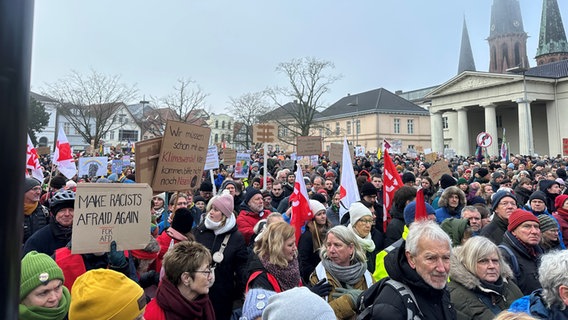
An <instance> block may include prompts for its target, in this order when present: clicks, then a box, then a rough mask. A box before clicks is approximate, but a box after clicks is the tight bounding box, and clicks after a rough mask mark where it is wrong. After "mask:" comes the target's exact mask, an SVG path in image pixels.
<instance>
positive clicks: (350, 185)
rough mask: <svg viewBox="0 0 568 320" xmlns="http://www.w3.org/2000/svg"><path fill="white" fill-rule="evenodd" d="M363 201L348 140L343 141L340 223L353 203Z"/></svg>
mask: <svg viewBox="0 0 568 320" xmlns="http://www.w3.org/2000/svg"><path fill="white" fill-rule="evenodd" d="M359 200H361V198H360V197H359V188H357V180H356V179H355V172H354V171H353V161H351V153H350V152H349V145H347V139H346V138H344V139H343V156H342V159H341V178H340V181H339V204H340V205H339V221H341V218H343V215H345V213H346V212H347V211H349V207H350V206H351V204H352V203H354V202H357V201H359Z"/></svg>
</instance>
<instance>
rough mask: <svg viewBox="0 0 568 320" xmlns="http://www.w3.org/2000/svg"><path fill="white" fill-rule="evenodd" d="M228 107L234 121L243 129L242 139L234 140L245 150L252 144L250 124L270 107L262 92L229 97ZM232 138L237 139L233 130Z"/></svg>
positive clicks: (255, 121)
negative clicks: (240, 124) (243, 135)
mask: <svg viewBox="0 0 568 320" xmlns="http://www.w3.org/2000/svg"><path fill="white" fill-rule="evenodd" d="M229 99H230V105H231V106H230V107H229V108H228V109H227V111H228V112H229V113H231V114H232V116H233V117H234V118H235V121H237V122H240V123H242V125H243V127H244V131H245V137H244V140H243V141H238V140H237V141H235V142H237V143H240V144H241V145H242V146H243V147H245V148H246V149H247V150H249V149H250V148H251V144H252V126H253V125H254V124H256V123H258V116H260V115H263V114H265V113H267V112H268V111H269V110H270V107H269V106H268V104H267V103H266V101H265V93H264V92H252V93H245V94H243V95H242V96H240V97H237V98H233V97H230V98H229ZM234 138H235V139H237V133H236V132H235V135H234Z"/></svg>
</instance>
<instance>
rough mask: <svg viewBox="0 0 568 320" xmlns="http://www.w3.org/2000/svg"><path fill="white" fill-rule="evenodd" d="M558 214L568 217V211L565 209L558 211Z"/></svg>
mask: <svg viewBox="0 0 568 320" xmlns="http://www.w3.org/2000/svg"><path fill="white" fill-rule="evenodd" d="M556 212H557V213H558V214H560V215H562V216H565V217H568V210H565V209H563V208H558V210H556Z"/></svg>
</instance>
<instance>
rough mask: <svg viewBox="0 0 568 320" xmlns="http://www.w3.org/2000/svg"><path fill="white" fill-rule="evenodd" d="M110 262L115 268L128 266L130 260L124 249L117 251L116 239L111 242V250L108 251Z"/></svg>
mask: <svg viewBox="0 0 568 320" xmlns="http://www.w3.org/2000/svg"><path fill="white" fill-rule="evenodd" d="M108 264H109V265H110V266H111V267H113V268H115V269H122V268H124V267H126V265H127V264H128V261H127V260H126V257H125V256H124V251H116V241H113V242H111V243H110V252H109V253H108Z"/></svg>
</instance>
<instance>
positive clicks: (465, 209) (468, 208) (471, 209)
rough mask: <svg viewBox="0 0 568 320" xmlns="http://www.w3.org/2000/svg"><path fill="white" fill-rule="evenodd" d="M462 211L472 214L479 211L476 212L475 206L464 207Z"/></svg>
mask: <svg viewBox="0 0 568 320" xmlns="http://www.w3.org/2000/svg"><path fill="white" fill-rule="evenodd" d="M464 211H473V212H479V210H477V207H476V206H465V207H463V209H462V212H464Z"/></svg>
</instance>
